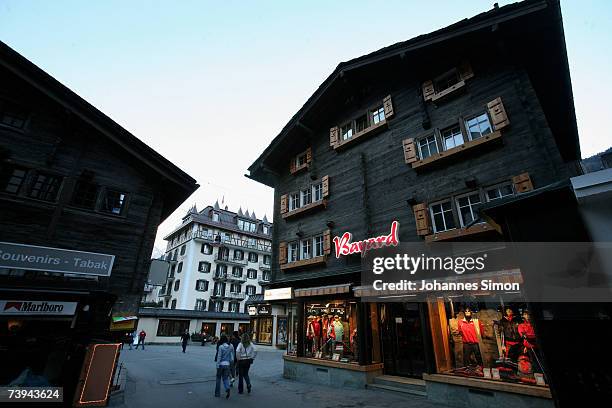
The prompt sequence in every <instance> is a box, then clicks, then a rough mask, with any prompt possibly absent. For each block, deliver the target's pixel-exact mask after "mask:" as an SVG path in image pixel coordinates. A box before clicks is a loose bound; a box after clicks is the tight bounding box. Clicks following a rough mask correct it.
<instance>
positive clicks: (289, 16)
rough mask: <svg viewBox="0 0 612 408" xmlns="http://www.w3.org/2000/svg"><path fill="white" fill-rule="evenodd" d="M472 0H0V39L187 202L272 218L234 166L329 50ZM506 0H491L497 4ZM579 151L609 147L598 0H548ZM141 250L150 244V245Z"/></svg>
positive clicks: (291, 108) (267, 204)
mask: <svg viewBox="0 0 612 408" xmlns="http://www.w3.org/2000/svg"><path fill="white" fill-rule="evenodd" d="M493 2H494V1H493V0H490V1H481V0H470V1H437V2H425V1H416V0H415V1H384V2H383V1H379V2H376V1H371V0H369V1H356V0H353V1H334V2H330V1H320V0H311V1H302V2H298V1H281V0H278V1H257V2H255V1H189V0H182V1H169V0H168V1H136V0H131V1H123V0H105V1H96V2H95V1H70V0H54V1H46V0H0V40H2V41H3V42H5V43H6V44H8V45H9V46H10V47H12V48H13V49H15V50H16V51H17V52H19V53H21V54H22V55H23V56H25V57H26V58H28V59H29V60H30V61H32V62H33V63H35V64H36V65H38V66H39V67H40V68H42V69H43V70H45V71H46V72H48V73H49V74H50V75H52V76H53V77H55V78H56V79H57V80H59V81H60V82H62V83H63V84H64V85H66V86H68V87H69V88H70V89H72V90H73V91H74V92H76V93H77V94H79V95H80V96H81V97H83V98H84V99H86V100H87V101H88V102H90V103H91V104H92V105H94V106H95V107H97V108H98V109H100V110H101V111H102V112H104V113H105V114H107V115H108V116H110V117H111V118H113V119H114V120H115V121H116V122H118V123H119V124H121V125H122V126H123V127H124V128H126V129H128V130H129V131H130V132H132V133H133V134H134V135H135V136H136V137H138V138H140V139H141V140H142V141H144V142H145V143H147V144H148V145H149V146H151V147H152V148H154V149H156V150H157V151H158V152H160V153H161V154H163V155H164V156H165V157H166V158H167V159H169V160H170V161H172V162H173V163H175V164H176V165H177V166H178V167H180V168H181V169H183V170H184V171H186V172H187V173H188V174H189V175H191V176H192V177H194V178H195V179H196V180H197V181H198V183H199V184H200V185H201V187H200V188H199V190H198V191H196V192H195V193H194V194H193V195H192V196H191V197H190V198H189V199H187V200H186V201H185V203H183V205H182V206H181V207H179V209H178V210H177V211H176V212H175V213H174V214H172V215H171V216H170V217H169V218H168V219H167V220H166V221H165V222H164V223H162V224H161V226H160V227H159V230H158V236H157V240H156V244H155V246H156V248H158V249H162V250H163V249H164V248H165V243H164V241H163V236H164V235H165V234H167V233H169V232H170V231H172V230H173V229H174V228H175V227H176V226H177V225H178V224H179V223H180V219H181V217H182V216H183V215H184V214H185V213H186V211H187V210H188V209H189V208H190V207H191V206H192V205H194V204H196V205H197V206H198V208H199V209H201V208H203V207H204V206H205V205H212V204H213V203H214V202H215V200H219V202H221V201H222V200H223V201H224V203H225V204H226V205H228V206H229V209H230V210H233V211H237V210H238V208H239V207H242V209H243V210H244V209H246V208H248V209H249V210H250V211H255V213H256V215H257V217H258V218H262V217H263V215H264V214H267V216H268V218H269V219H271V218H272V207H273V191H272V189H271V188H269V187H265V186H263V185H261V184H259V183H256V182H254V181H252V180H249V179H247V178H246V177H245V176H244V175H245V173H247V172H248V171H247V168H248V166H249V165H250V164H251V163H252V162H253V161H254V160H255V159H256V158H257V157H258V156H259V154H260V153H261V152H262V151H263V150H264V149H265V147H266V146H267V145H268V144H269V143H270V141H271V140H272V139H273V138H274V137H275V136H276V135H277V134H278V133H279V132H280V130H281V129H282V128H283V126H284V125H285V124H286V123H287V122H288V121H289V119H290V118H291V117H292V116H293V114H294V113H295V112H296V111H297V110H298V109H299V108H300V107H301V106H302V105H303V104H304V102H305V101H306V99H307V98H308V97H309V96H310V95H311V94H312V93H313V92H314V91H315V90H316V88H317V87H318V86H319V85H320V84H321V82H323V80H324V79H325V78H326V77H327V76H328V75H329V74H330V73H331V72H332V71H333V70H334V68H335V67H336V65H337V64H338V63H339V62H341V61H346V60H349V59H352V58H355V57H358V56H360V55H363V54H367V53H369V52H372V51H375V50H377V49H379V48H382V47H385V46H388V45H390V44H393V43H396V42H399V41H404V40H407V39H410V38H412V37H415V36H417V35H420V34H424V33H428V32H431V31H434V30H436V29H439V28H442V27H445V26H447V25H449V24H452V23H454V22H456V21H459V20H461V19H463V18H467V17H471V16H473V15H476V14H478V13H480V12H483V11H486V10H489V9H491V8H492V7H493ZM507 3H511V2H510V1H499V4H500V5H504V4H507ZM561 10H562V13H563V21H564V28H565V36H566V43H567V49H568V57H569V64H570V73H571V77H572V85H573V92H574V103H575V106H576V115H577V120H578V129H579V132H580V141H581V150H582V155H583V157H588V156H590V155H593V154H595V153H598V152H600V151H603V150H605V149H606V148H608V147H610V146H611V145H612V137H611V136H612V132H611V131H610V127H609V121H608V120H602V119H603V118H606V119H607V118H608V117H609V115H610V109H609V104H608V103H607V102H605V101H609V99H610V98H609V96H610V95H611V94H612V81H611V80H610V75H609V67H610V66H612V52H610V47H611V46H612V24H610V21H612V2H610V1H607V0H600V1H588V0H586V1H583V0H567V1H562V2H561ZM154 254H155V252H154Z"/></svg>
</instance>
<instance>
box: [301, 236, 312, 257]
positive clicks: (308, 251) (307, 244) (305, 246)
mask: <svg viewBox="0 0 612 408" xmlns="http://www.w3.org/2000/svg"><path fill="white" fill-rule="evenodd" d="M310 258H312V241H311V240H310V239H304V240H302V254H301V258H300V259H310Z"/></svg>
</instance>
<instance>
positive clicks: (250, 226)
mask: <svg viewBox="0 0 612 408" xmlns="http://www.w3.org/2000/svg"><path fill="white" fill-rule="evenodd" d="M238 228H239V229H241V230H243V231H248V232H255V231H257V224H256V223H254V222H249V221H245V220H240V219H239V220H238Z"/></svg>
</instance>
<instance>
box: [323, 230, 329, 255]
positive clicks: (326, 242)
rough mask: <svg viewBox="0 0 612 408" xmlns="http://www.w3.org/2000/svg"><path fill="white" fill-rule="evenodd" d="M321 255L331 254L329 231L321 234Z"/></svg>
mask: <svg viewBox="0 0 612 408" xmlns="http://www.w3.org/2000/svg"><path fill="white" fill-rule="evenodd" d="M323 253H324V254H325V255H329V254H330V253H331V231H330V230H325V231H324V232H323Z"/></svg>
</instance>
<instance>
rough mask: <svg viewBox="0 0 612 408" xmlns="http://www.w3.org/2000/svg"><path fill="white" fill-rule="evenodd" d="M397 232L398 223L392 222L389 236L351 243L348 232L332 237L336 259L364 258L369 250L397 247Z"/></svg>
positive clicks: (350, 236) (351, 236)
mask: <svg viewBox="0 0 612 408" xmlns="http://www.w3.org/2000/svg"><path fill="white" fill-rule="evenodd" d="M398 231H399V222H398V221H393V222H392V223H391V230H390V232H389V234H387V235H380V236H378V237H373V238H367V239H364V240H362V241H353V235H352V234H351V233H350V232H345V233H344V234H342V236H341V237H334V240H333V241H334V246H335V247H336V258H340V257H341V256H346V255H352V254H361V256H362V257H364V256H365V255H366V253H367V252H368V251H369V250H371V249H378V248H383V247H389V246H397V245H398V244H399V232H398Z"/></svg>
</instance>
